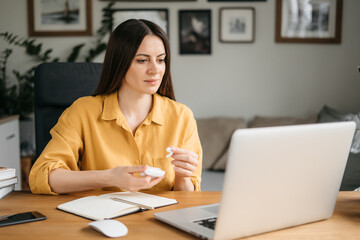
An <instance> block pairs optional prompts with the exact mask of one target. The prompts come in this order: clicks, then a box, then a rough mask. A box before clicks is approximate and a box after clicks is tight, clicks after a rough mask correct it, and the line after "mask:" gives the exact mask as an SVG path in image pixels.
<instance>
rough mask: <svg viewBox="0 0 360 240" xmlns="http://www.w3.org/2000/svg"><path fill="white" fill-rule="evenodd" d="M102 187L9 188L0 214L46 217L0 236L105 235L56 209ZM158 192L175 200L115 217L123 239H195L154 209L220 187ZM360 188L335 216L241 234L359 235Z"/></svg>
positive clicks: (215, 196) (200, 198) (205, 196)
mask: <svg viewBox="0 0 360 240" xmlns="http://www.w3.org/2000/svg"><path fill="white" fill-rule="evenodd" d="M104 193H106V192H101V191H89V192H82V193H76V194H69V195H60V196H47V195H33V194H31V193H30V192H13V193H11V194H10V195H8V196H6V197H5V198H3V199H2V200H0V215H7V214H14V213H20V212H26V211H34V210H37V211H39V212H41V213H43V214H44V215H46V216H47V220H45V221H39V222H31V223H26V224H19V225H13V226H7V227H0V239H2V240H5V239H14V240H25V239H36V240H40V239H65V240H72V239H75V240H81V239H109V238H107V237H105V236H103V235H102V234H100V233H98V232H95V231H94V230H93V229H91V228H90V227H89V226H88V225H87V224H88V223H89V222H90V220H88V219H85V218H82V217H78V216H75V215H72V214H69V213H65V212H62V211H59V210H56V206H58V205H59V204H61V203H64V202H67V201H71V200H74V199H76V198H79V197H83V196H88V195H100V194H104ZM158 195H160V196H164V197H169V198H175V199H177V200H178V201H179V204H176V205H172V206H167V207H163V208H159V209H155V210H151V211H146V212H140V213H136V214H131V215H128V216H123V217H119V218H117V219H118V220H120V221H121V222H123V223H124V224H125V225H126V226H127V227H128V229H129V233H128V235H127V236H125V237H123V238H122V239H195V238H193V237H192V236H191V235H188V234H187V233H184V232H182V231H180V230H178V229H176V228H173V227H170V226H168V225H167V224H164V223H162V222H160V221H158V220H156V219H155V218H154V217H153V214H154V213H155V212H160V211H165V210H171V209H177V208H184V207H191V206H196V205H202V204H210V203H216V202H219V201H220V197H221V192H161V193H158ZM359 238H360V192H340V193H339V196H338V201H337V204H336V208H335V213H334V215H333V216H332V217H331V218H330V219H328V220H324V221H319V222H315V223H311V224H305V225H302V226H297V227H293V228H288V229H284V230H279V231H275V232H271V233H265V234H260V235H257V236H253V237H249V238H244V239H254V240H259V239H277V240H278V239H280V240H281V239H283V240H285V239H286V240H288V239H292V240H293V239H295V240H296V239H301V240H303V239H312V240H314V239H321V240H323V239H342V240H343V239H359Z"/></svg>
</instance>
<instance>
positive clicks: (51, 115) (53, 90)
mask: <svg viewBox="0 0 360 240" xmlns="http://www.w3.org/2000/svg"><path fill="white" fill-rule="evenodd" d="M101 68H102V64H101V63H43V64H40V65H39V66H38V67H37V68H36V70H35V81H34V88H35V141H36V157H38V156H39V155H40V154H41V152H42V151H43V149H44V148H45V146H46V144H47V143H48V142H49V141H50V139H51V135H50V130H51V128H53V127H54V125H55V124H56V123H57V120H58V118H59V117H60V115H61V114H62V112H63V111H64V110H65V109H66V108H67V107H69V106H70V105H71V104H72V103H73V102H74V101H75V100H76V99H78V98H79V97H83V96H88V95H91V94H92V93H94V91H95V89H96V87H97V85H98V82H99V79H100V74H101Z"/></svg>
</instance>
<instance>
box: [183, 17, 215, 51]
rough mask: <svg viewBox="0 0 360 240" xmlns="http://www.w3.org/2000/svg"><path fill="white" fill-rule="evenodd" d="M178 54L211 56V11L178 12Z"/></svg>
mask: <svg viewBox="0 0 360 240" xmlns="http://www.w3.org/2000/svg"><path fill="white" fill-rule="evenodd" d="M179 37H180V39H179V44H180V54H211V11H210V10H179Z"/></svg>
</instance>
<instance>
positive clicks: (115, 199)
mask: <svg viewBox="0 0 360 240" xmlns="http://www.w3.org/2000/svg"><path fill="white" fill-rule="evenodd" d="M110 199H111V200H114V201H118V202H122V203H127V204H130V205H134V206H137V207H141V208H145V209H148V210H151V209H154V207H151V206H147V205H144V204H140V203H136V202H132V201H128V200H124V199H121V198H116V197H112V198H110Z"/></svg>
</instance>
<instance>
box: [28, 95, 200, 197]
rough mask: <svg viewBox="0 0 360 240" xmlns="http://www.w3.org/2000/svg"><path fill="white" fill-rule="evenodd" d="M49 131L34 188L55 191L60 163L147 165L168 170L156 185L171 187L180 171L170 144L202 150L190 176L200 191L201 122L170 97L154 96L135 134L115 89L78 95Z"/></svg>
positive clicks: (34, 175) (89, 167)
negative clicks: (54, 174) (53, 174)
mask: <svg viewBox="0 0 360 240" xmlns="http://www.w3.org/2000/svg"><path fill="white" fill-rule="evenodd" d="M50 133H51V135H52V139H51V140H50V142H49V143H48V144H47V146H46V147H45V149H44V151H43V152H42V154H41V155H40V157H39V158H38V159H37V160H36V162H35V164H34V166H33V167H32V169H31V172H30V179H29V180H30V188H31V191H32V192H33V193H38V194H55V193H54V192H52V191H51V188H50V186H49V182H48V176H49V173H50V172H51V171H52V170H54V169H56V168H64V169H69V170H76V171H79V170H104V169H110V168H114V167H117V166H132V165H145V164H147V165H149V166H152V167H158V168H161V169H163V170H165V171H166V173H165V178H164V179H163V180H162V181H161V182H160V183H159V184H157V185H155V186H154V187H153V188H151V190H153V191H168V190H171V189H172V188H173V186H174V179H175V172H174V170H173V165H172V164H171V158H170V157H169V158H166V155H167V152H166V151H165V149H166V147H168V146H169V145H172V146H175V147H179V148H183V149H187V150H190V151H193V152H195V153H197V154H198V155H199V165H198V167H197V169H196V171H195V172H194V175H193V176H192V177H191V180H192V182H193V184H194V186H195V190H196V191H200V182H201V163H202V149H201V144H200V140H199V136H198V132H197V126H196V121H195V119H194V117H193V113H192V112H191V110H190V109H189V108H187V107H186V106H185V105H183V104H181V103H178V102H175V101H173V100H170V99H169V98H167V97H162V96H160V95H158V94H154V95H153V108H152V110H151V112H150V113H149V115H148V116H147V117H146V119H145V120H144V122H143V123H142V124H141V125H140V126H139V127H138V129H137V131H136V133H135V136H133V134H132V132H131V130H130V128H129V126H128V124H127V121H126V119H125V117H124V115H123V114H122V112H121V110H120V107H119V104H118V99H117V93H116V92H115V93H112V94H110V95H106V96H102V95H99V96H95V97H93V96H88V97H82V98H80V99H78V100H76V101H75V102H74V103H73V104H72V105H71V106H70V107H69V108H67V109H66V110H65V111H64V112H63V114H62V115H61V117H60V118H59V120H58V123H57V124H56V125H55V126H54V128H53V129H51V131H50Z"/></svg>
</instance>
